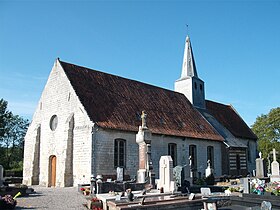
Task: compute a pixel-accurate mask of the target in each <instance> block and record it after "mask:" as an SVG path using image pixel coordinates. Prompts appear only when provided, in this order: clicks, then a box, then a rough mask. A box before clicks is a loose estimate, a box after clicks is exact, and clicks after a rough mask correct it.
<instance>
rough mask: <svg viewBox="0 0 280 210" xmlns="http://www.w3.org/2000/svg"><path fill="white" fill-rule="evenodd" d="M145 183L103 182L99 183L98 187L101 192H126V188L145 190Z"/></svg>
mask: <svg viewBox="0 0 280 210" xmlns="http://www.w3.org/2000/svg"><path fill="white" fill-rule="evenodd" d="M145 185H146V184H145V183H131V182H102V183H98V186H97V187H98V192H99V193H108V192H109V191H114V192H125V191H126V189H131V190H132V191H138V190H143V189H144V188H145Z"/></svg>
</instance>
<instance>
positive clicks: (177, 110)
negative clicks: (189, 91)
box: [60, 61, 223, 141]
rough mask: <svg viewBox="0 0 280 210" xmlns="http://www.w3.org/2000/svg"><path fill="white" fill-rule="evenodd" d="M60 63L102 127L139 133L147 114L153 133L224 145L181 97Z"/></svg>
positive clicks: (167, 91) (89, 113)
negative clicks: (144, 115) (218, 142)
mask: <svg viewBox="0 0 280 210" xmlns="http://www.w3.org/2000/svg"><path fill="white" fill-rule="evenodd" d="M60 63H61V65H62V67H63V69H64V71H65V73H66V75H67V77H68V79H69V80H70V82H71V84H72V86H73V88H74V90H75V91H76V94H77V95H78V97H79V99H80V101H81V103H82V104H83V106H84V107H85V109H86V111H87V113H88V115H89V117H90V118H91V120H92V121H93V122H95V123H97V125H98V126H100V127H103V128H110V129H119V130H126V131H138V127H139V125H141V118H140V115H141V112H142V110H145V111H146V113H147V114H148V116H147V126H148V127H149V129H150V130H151V132H152V133H155V134H165V135H172V136H181V137H192V138H199V139H209V140H219V141H223V137H222V136H220V135H219V134H218V133H217V131H216V130H215V129H214V128H213V127H212V126H211V125H210V124H209V123H208V122H207V121H206V120H205V119H204V118H203V117H202V115H201V114H200V113H199V112H198V111H197V110H196V109H195V108H193V106H192V105H191V104H190V102H189V101H188V100H187V98H186V97H185V96H184V95H183V94H181V93H177V92H174V91H170V90H166V89H163V88H159V87H156V86H152V85H148V84H145V83H142V82H137V81H134V80H130V79H125V78H122V77H119V76H114V75H111V74H106V73H103V72H99V71H96V70H91V69H88V68H85V67H81V66H77V65H73V64H69V63H66V62H62V61H60Z"/></svg>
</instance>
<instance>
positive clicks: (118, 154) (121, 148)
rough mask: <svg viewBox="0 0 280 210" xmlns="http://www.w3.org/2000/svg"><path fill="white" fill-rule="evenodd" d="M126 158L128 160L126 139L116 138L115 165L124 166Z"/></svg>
mask: <svg viewBox="0 0 280 210" xmlns="http://www.w3.org/2000/svg"><path fill="white" fill-rule="evenodd" d="M125 160H126V141H125V140H124V139H115V145H114V166H115V167H123V168H124V167H125Z"/></svg>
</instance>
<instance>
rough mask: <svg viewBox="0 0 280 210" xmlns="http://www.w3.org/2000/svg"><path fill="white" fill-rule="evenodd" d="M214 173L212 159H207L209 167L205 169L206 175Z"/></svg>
mask: <svg viewBox="0 0 280 210" xmlns="http://www.w3.org/2000/svg"><path fill="white" fill-rule="evenodd" d="M213 173H214V170H213V169H212V168H211V161H210V160H208V161H207V168H206V169H205V177H208V176H210V175H211V174H213Z"/></svg>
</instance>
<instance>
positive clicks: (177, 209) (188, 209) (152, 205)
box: [107, 198, 206, 210]
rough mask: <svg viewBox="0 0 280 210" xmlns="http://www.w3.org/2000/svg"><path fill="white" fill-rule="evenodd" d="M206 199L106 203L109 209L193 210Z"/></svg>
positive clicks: (200, 206)
mask: <svg viewBox="0 0 280 210" xmlns="http://www.w3.org/2000/svg"><path fill="white" fill-rule="evenodd" d="M205 200H206V199H197V200H188V199H187V198H184V199H174V200H162V201H149V202H145V203H144V204H143V205H141V204H140V203H139V202H129V203H125V202H116V201H109V202H108V203H107V205H108V209H109V210H132V209H135V210H136V209H141V210H159V209H160V210H165V209H168V210H193V209H201V208H203V201H205Z"/></svg>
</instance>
